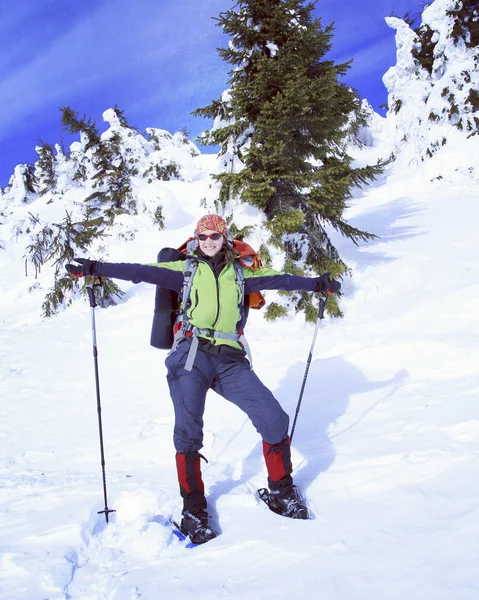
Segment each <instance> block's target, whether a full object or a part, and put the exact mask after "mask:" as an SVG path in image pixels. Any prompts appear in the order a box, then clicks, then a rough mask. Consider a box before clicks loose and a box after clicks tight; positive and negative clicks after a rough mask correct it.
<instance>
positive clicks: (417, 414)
mask: <svg viewBox="0 0 479 600" xmlns="http://www.w3.org/2000/svg"><path fill="white" fill-rule="evenodd" d="M438 1H439V0H436V2H438ZM434 4H435V3H434ZM434 4H433V5H432V6H434ZM430 8H431V7H429V9H427V10H429V13H428V14H429V15H430V20H431V21H430V22H432V18H433V15H436V16H435V17H434V18H436V19H437V13H435V12H433V11H431V10H430ZM438 29H441V28H440V27H438ZM448 51H449V52H452V51H451V50H450V49H449V50H448ZM390 82H391V85H394V86H395V90H396V92H395V93H397V94H399V95H400V96H401V97H402V98H403V99H404V104H403V108H402V109H401V110H404V111H405V113H404V115H406V114H407V119H410V118H412V117H411V114H412V113H411V111H412V104H410V103H414V102H416V104H419V103H418V98H417V97H416V98H415V97H414V96H413V95H411V94H410V89H409V88H408V84H407V77H404V78H402V77H399V79H396V80H395V81H393V80H392V79H390ZM426 83H427V82H426ZM428 85H429V83H428ZM476 85H477V81H476ZM411 89H412V88H411ZM408 90H409V91H408ZM408 94H409V95H408ZM365 108H367V107H366V106H365ZM369 112H370V114H369V129H368V130H363V131H362V132H361V135H360V141H362V142H363V144H365V145H364V146H363V147H362V148H361V149H358V148H357V147H356V148H354V149H353V152H354V156H355V158H356V161H357V163H358V164H365V163H371V162H375V161H376V160H377V158H379V157H388V156H389V155H390V154H391V152H393V151H394V152H395V154H396V161H395V162H393V163H391V165H390V166H389V167H388V169H387V170H386V172H385V173H384V175H383V176H382V177H381V178H380V179H379V180H378V181H377V182H376V183H375V184H373V185H371V186H369V187H367V188H364V189H358V190H356V193H355V195H354V198H353V199H352V201H351V203H350V207H349V209H348V212H347V215H346V217H347V219H348V221H349V222H350V223H351V225H353V226H355V227H358V228H360V229H366V230H367V231H370V232H373V233H375V234H376V235H378V236H379V237H378V238H377V239H376V240H375V241H373V242H370V243H368V244H362V243H361V244H360V245H359V246H358V247H356V246H354V245H352V244H350V243H348V242H346V241H345V240H343V239H342V238H339V237H338V236H337V234H336V233H335V232H332V236H333V237H334V240H335V242H336V243H337V245H338V248H339V250H340V252H341V255H342V256H343V257H344V259H345V260H346V262H347V263H348V265H349V266H350V267H351V270H352V277H351V278H348V279H346V280H345V281H344V282H343V296H342V299H341V307H342V309H343V312H344V318H343V319H341V320H331V319H329V318H326V319H325V320H324V321H323V322H322V323H321V325H320V330H319V335H318V338H317V342H316V345H315V348H314V353H313V360H312V363H311V368H310V371H309V375H308V382H307V385H306V389H305V394H304V397H303V402H302V408H301V412H300V415H299V419H298V423H297V426H296V430H295V436H294V441H293V464H294V467H295V471H294V476H295V482H296V483H297V484H298V485H299V486H300V487H301V489H302V491H303V493H304V494H305V496H306V497H307V499H308V502H309V506H310V510H311V512H312V514H313V517H314V518H313V519H312V520H309V521H291V520H288V519H285V518H281V517H279V516H277V515H274V514H273V513H271V512H270V511H268V510H267V508H266V507H265V506H264V505H263V504H262V503H260V502H259V501H258V500H257V499H256V497H255V491H256V490H257V488H258V487H263V486H264V485H265V484H266V471H265V467H264V463H263V459H262V450H261V443H260V442H261V440H260V439H259V437H258V435H257V433H256V431H255V430H254V428H253V427H252V425H251V423H250V422H249V421H248V419H246V417H245V416H244V415H243V414H242V413H241V412H240V411H239V410H238V409H237V408H236V407H234V406H232V405H230V404H229V403H227V402H225V401H224V400H223V399H222V398H221V397H219V396H217V395H216V394H214V393H213V392H210V395H209V396H208V400H207V408H206V414H205V440H204V448H203V450H202V453H203V454H204V455H205V456H206V458H207V459H208V461H209V462H208V463H207V464H206V463H203V464H204V466H203V475H204V480H205V484H206V492H207V496H208V501H209V507H210V511H211V514H212V515H213V520H214V523H215V525H216V526H217V527H218V528H219V530H220V532H221V535H220V536H219V537H218V538H217V539H215V540H213V541H211V542H209V543H208V544H206V545H204V546H199V547H197V548H194V549H191V550H190V549H186V548H185V547H184V545H182V544H181V543H180V541H179V540H178V539H177V538H175V537H174V536H173V534H172V532H171V529H170V528H169V527H168V526H166V525H165V523H166V520H167V519H168V518H169V516H170V515H174V516H176V517H177V518H178V517H179V513H180V510H181V501H180V498H179V493H178V484H177V480H176V469H175V464H174V454H175V451H174V447H173V443H172V428H173V409H172V405H171V402H170V399H169V394H168V386H167V383H166V377H165V376H166V369H165V367H164V364H163V363H164V358H165V356H166V353H165V352H163V351H159V350H155V349H153V348H152V347H150V346H149V336H150V327H151V321H152V314H153V301H154V289H153V288H152V286H149V285H147V284H139V285H136V286H134V285H132V284H128V283H124V284H123V283H122V288H123V289H124V290H125V292H126V295H125V297H124V298H123V300H122V302H121V303H120V304H118V305H117V306H113V307H110V308H108V309H106V310H101V309H96V313H95V316H96V329H97V342H98V352H99V368H100V388H101V403H102V418H103V434H104V443H105V452H106V481H107V487H108V505H109V508H110V509H114V510H115V511H116V512H115V513H113V514H112V515H110V522H109V523H108V524H106V523H105V519H104V516H103V515H99V514H97V511H99V510H102V509H103V508H104V503H103V488H102V474H101V465H100V452H99V439H98V438H99V436H98V421H97V406H96V394H95V378H94V368H93V356H92V331H91V310H90V308H89V306H88V304H87V303H86V302H85V301H84V300H81V299H76V300H74V302H73V303H72V305H71V306H70V307H69V308H68V309H66V310H64V311H62V312H60V313H59V314H58V315H56V316H54V317H52V318H50V319H46V320H42V318H41V302H42V299H43V297H44V294H45V291H46V290H48V288H49V286H50V285H51V277H52V268H51V267H48V266H47V265H45V268H44V269H43V270H42V272H41V273H40V274H39V277H38V279H35V277H34V271H33V270H32V268H31V266H30V267H29V269H28V276H26V277H25V264H24V255H25V248H26V245H27V244H28V243H29V242H30V241H31V233H28V232H27V227H34V225H33V224H32V222H31V218H30V217H29V213H32V214H34V215H37V214H38V215H39V217H40V218H41V220H42V222H44V223H46V222H54V221H55V219H56V220H57V222H58V221H59V220H60V219H61V215H62V211H63V210H64V209H65V207H66V208H68V209H69V210H71V211H72V212H74V211H75V210H76V211H78V210H79V209H78V206H79V204H80V203H81V201H82V198H84V197H85V193H86V192H85V188H83V187H81V186H79V185H78V184H73V182H72V181H71V172H70V171H69V169H71V165H70V166H69V163H68V161H67V160H66V159H65V156H63V154H62V153H60V152H59V149H58V148H57V152H58V155H57V156H59V158H60V159H61V161H60V167H59V168H60V169H61V172H62V184H61V185H62V189H63V190H64V194H63V201H62V203H60V201H59V200H58V198H57V197H56V196H55V195H51V194H47V195H45V196H43V197H41V198H37V199H35V198H34V196H31V197H29V198H28V202H27V203H25V202H24V201H23V192H24V189H23V187H22V185H21V178H22V176H23V172H24V169H23V166H21V165H19V166H18V167H17V169H16V170H15V175H14V177H13V180H12V182H13V184H12V188H11V189H10V190H7V192H6V194H4V195H3V196H1V197H0V203H2V205H1V206H0V215H1V220H0V247H1V248H3V249H0V272H1V273H2V277H1V278H0V315H1V317H0V334H1V335H0V394H1V399H2V402H1V404H0V531H1V536H0V598H1V599H2V600H33V599H37V598H38V599H40V598H41V599H48V600H60V599H62V600H64V599H65V598H66V599H71V600H135V599H139V598H141V599H142V600H157V599H158V598H169V599H173V600H187V599H189V598H191V599H193V598H194V599H195V600H198V599H203V598H204V599H207V598H208V599H210V598H228V599H231V600H233V599H238V600H239V599H244V598H245V597H250V598H261V599H265V600H267V599H270V598H271V599H275V600H277V599H278V598H291V597H297V598H302V599H303V598H304V599H307V600H309V599H311V600H313V599H314V600H316V598H318V597H321V598H325V599H327V600H345V599H354V600H371V598H372V599H376V598H381V599H382V598H384V599H387V600H403V599H404V598H408V600H424V599H434V600H476V599H477V598H478V597H479V571H478V569H477V558H478V556H479V500H478V499H479V477H478V471H479V452H478V449H477V439H478V438H479V408H478V402H477V399H478V396H479V344H478V342H479V322H478V319H477V314H478V313H479V277H478V272H479V237H478V236H477V232H476V229H477V223H478V222H479V206H478V203H477V178H478V175H479V151H478V150H479V148H477V143H478V142H477V138H478V136H473V137H468V136H467V133H466V132H461V131H459V130H458V129H457V128H455V127H454V126H453V125H452V124H451V123H447V122H445V121H444V122H442V123H440V124H438V125H437V126H439V125H440V127H442V128H443V131H444V133H445V135H446V137H447V140H448V142H447V144H446V145H444V146H441V147H440V148H439V149H438V151H437V152H436V153H435V154H434V155H433V156H432V158H428V159H427V160H424V161H421V160H416V161H413V162H411V160H410V159H411V157H412V156H413V154H412V152H413V150H414V151H417V146H415V145H414V144H415V142H414V140H412V141H411V139H410V143H411V144H412V146H413V148H412V147H411V145H408V144H402V145H399V146H398V139H399V140H400V139H401V138H402V136H404V133H405V130H404V129H402V127H403V126H404V123H405V121H403V120H401V118H402V117H401V114H400V113H399V114H394V113H393V112H392V111H390V114H389V115H388V117H387V118H386V119H383V118H381V117H379V115H376V114H375V113H374V112H372V111H369ZM404 115H403V116H404ZM105 116H106V117H105V118H108V120H109V122H110V124H111V125H112V126H114V127H115V128H117V129H118V131H120V133H122V134H123V133H124V132H123V131H122V128H121V126H120V125H119V124H118V123H116V122H115V121H114V117H115V115H114V113H112V111H106V113H105ZM407 119H406V120H407ZM433 127H436V124H432V123H430V122H428V121H425V122H422V125H421V126H420V127H419V126H416V130H415V136H416V137H415V138H414V139H415V140H417V139H419V138H420V137H421V136H423V137H424V136H425V137H427V136H428V135H429V134H430V132H431V129H432V128H433ZM151 131H152V132H156V135H155V136H154V137H155V139H156V142H155V141H154V140H153V141H150V142H145V140H144V138H143V137H142V136H139V134H132V136H130V137H128V138H126V137H125V139H124V140H123V144H124V145H123V146H122V147H123V149H124V150H125V152H126V149H128V148H129V149H130V150H131V153H130V154H132V155H133V156H135V157H136V158H137V159H138V161H139V162H138V164H139V166H140V167H141V168H146V166H148V165H151V164H159V160H160V159H161V160H162V161H168V160H173V158H174V159H175V161H177V162H178V163H179V166H180V167H181V174H182V180H178V181H157V180H155V181H153V182H152V183H149V184H147V183H146V182H145V180H142V179H141V178H136V179H133V187H134V191H135V197H136V198H137V202H138V205H139V207H140V208H141V210H140V211H139V213H138V215H123V216H122V217H121V219H120V220H119V221H118V223H117V230H115V232H114V234H112V235H111V237H110V238H109V239H108V241H107V243H106V244H105V245H106V248H105V249H104V252H105V255H106V256H108V257H109V259H110V260H114V261H131V262H135V261H139V262H145V263H149V262H153V261H154V259H155V257H156V253H157V252H158V250H159V249H160V248H161V247H163V246H175V245H179V244H180V243H181V242H182V241H184V239H186V238H187V237H188V236H189V235H190V234H191V231H192V229H193V226H194V223H195V222H196V220H197V219H198V218H199V216H201V215H202V214H203V213H204V212H205V208H204V207H205V206H206V207H207V208H208V209H210V208H211V207H212V206H213V202H214V198H215V194H216V193H217V188H216V187H215V186H216V184H215V183H214V182H213V181H212V179H211V177H210V175H209V173H211V172H213V171H214V170H215V168H216V167H217V162H218V161H217V159H216V157H214V156H208V155H201V154H196V151H195V147H194V145H193V144H191V143H189V144H185V143H183V142H182V141H181V135H180V134H175V135H174V136H172V135H171V134H169V133H168V132H166V131H163V130H159V129H156V130H151ZM103 135H107V134H103ZM434 135H436V134H435V133H434ZM137 136H138V137H137ZM140 138H141V139H140ZM105 139H106V138H105ZM151 139H152V138H151ZM421 139H422V138H421ZM155 144H157V146H155ZM81 145H82V143H80V142H76V147H77V149H78V152H79V153H80V152H81ZM157 153H160V154H161V156H160V159H158V154H157ZM140 170H141V169H140ZM85 185H86V184H85ZM87 191H88V190H87ZM158 204H161V205H162V206H163V213H164V216H165V224H166V228H165V229H164V230H162V231H159V230H158V229H157V228H155V227H154V225H153V224H152V221H151V218H150V215H151V213H153V212H154V210H155V208H156V207H157V206H158ZM229 210H233V211H234V215H235V222H236V223H237V224H238V226H240V227H242V226H244V225H246V224H254V225H256V229H255V231H254V232H253V234H252V236H251V237H250V238H248V241H249V242H250V243H252V245H254V246H258V245H259V244H260V243H262V241H264V239H265V237H264V236H265V233H264V231H263V229H262V227H261V223H262V217H261V215H260V213H259V212H258V211H257V210H256V209H253V208H252V207H250V206H248V205H245V204H241V205H234V206H233V205H231V206H230V207H229ZM128 231H134V232H135V235H134V236H133V239H131V240H130V241H126V240H125V235H126V234H125V232H128ZM276 258H278V257H276ZM265 295H266V299H267V300H270V301H271V300H272V299H274V295H273V294H271V293H266V294H265ZM313 331H314V327H313V326H312V325H311V324H305V323H304V319H303V317H302V316H289V317H287V318H284V319H282V320H281V321H279V322H275V323H268V322H266V321H264V319H263V317H262V315H261V314H260V313H257V312H253V314H250V317H249V322H248V326H247V329H246V334H247V337H248V341H249V343H250V345H251V347H252V351H253V358H254V363H255V370H256V372H257V373H258V375H259V376H260V377H261V378H262V380H263V381H264V383H265V384H266V385H267V386H268V387H269V388H270V389H272V390H273V392H274V394H275V395H276V397H277V398H278V399H279V401H280V402H281V404H282V405H283V407H284V408H285V410H287V412H288V413H289V414H290V416H291V417H293V415H294V412H295V408H296V403H297V399H298V394H299V389H300V386H301V382H302V379H303V375H304V369H305V363H306V358H307V354H308V351H309V348H310V345H311V340H312V336H313Z"/></svg>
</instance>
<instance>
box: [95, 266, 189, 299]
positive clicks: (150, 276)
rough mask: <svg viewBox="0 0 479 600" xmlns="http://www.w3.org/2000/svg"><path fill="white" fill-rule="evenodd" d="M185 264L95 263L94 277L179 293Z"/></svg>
mask: <svg viewBox="0 0 479 600" xmlns="http://www.w3.org/2000/svg"><path fill="white" fill-rule="evenodd" d="M184 264H185V262H184V261H182V260H180V261H174V262H162V263H154V264H151V265H140V264H137V263H107V262H97V263H96V266H95V275H97V276H98V277H112V278H113V279H124V280H125V281H132V282H133V283H140V282H142V281H144V282H145V283H153V284H155V285H159V286H160V287H164V288H167V289H169V290H174V291H175V292H178V293H180V292H181V288H182V286H183V266H184Z"/></svg>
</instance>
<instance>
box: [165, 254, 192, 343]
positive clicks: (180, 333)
mask: <svg viewBox="0 0 479 600" xmlns="http://www.w3.org/2000/svg"><path fill="white" fill-rule="evenodd" d="M197 269H198V259H197V258H196V257H195V256H193V255H191V254H187V255H186V260H185V271H184V274H183V288H182V290H181V311H180V312H179V314H178V317H177V319H176V323H175V327H174V337H173V345H172V347H171V352H173V351H174V350H176V348H177V346H178V344H179V343H180V340H182V339H183V338H184V337H185V331H186V329H187V327H188V325H189V319H188V314H187V312H186V311H187V309H188V303H189V299H190V293H191V286H192V285H193V278H194V276H195V274H196V271H197Z"/></svg>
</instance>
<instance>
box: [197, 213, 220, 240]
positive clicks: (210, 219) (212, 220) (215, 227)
mask: <svg viewBox="0 0 479 600" xmlns="http://www.w3.org/2000/svg"><path fill="white" fill-rule="evenodd" d="M203 231H217V232H218V233H221V235H225V236H227V235H228V225H226V221H225V220H224V219H223V217H220V216H219V215H205V216H204V217H201V219H200V220H199V221H198V223H197V225H196V229H195V235H199V234H200V233H203Z"/></svg>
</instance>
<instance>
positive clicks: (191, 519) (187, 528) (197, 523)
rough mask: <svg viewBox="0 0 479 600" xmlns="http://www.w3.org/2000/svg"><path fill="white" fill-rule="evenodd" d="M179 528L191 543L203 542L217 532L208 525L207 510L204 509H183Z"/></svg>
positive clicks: (212, 537) (213, 536)
mask: <svg viewBox="0 0 479 600" xmlns="http://www.w3.org/2000/svg"><path fill="white" fill-rule="evenodd" d="M182 514H183V518H182V520H181V525H180V530H181V532H182V533H184V534H185V535H187V536H188V537H189V538H190V540H191V541H192V542H193V544H204V543H205V542H209V541H210V540H212V539H214V538H215V537H216V536H217V535H218V532H217V531H215V530H214V529H213V528H212V527H210V525H209V523H208V512H207V510H206V509H204V508H203V509H197V510H195V511H193V510H186V509H185V510H183V513H182Z"/></svg>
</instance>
